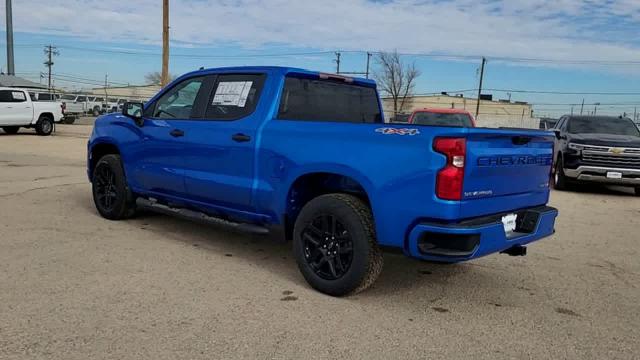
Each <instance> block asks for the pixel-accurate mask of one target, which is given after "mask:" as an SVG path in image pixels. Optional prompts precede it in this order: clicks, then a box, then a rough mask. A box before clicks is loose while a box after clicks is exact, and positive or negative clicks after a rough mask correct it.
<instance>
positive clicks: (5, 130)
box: [2, 126, 20, 135]
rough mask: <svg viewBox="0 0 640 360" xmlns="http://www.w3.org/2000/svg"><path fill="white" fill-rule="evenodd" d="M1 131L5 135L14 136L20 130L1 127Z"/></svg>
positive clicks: (18, 127) (12, 127)
mask: <svg viewBox="0 0 640 360" xmlns="http://www.w3.org/2000/svg"><path fill="white" fill-rule="evenodd" d="M2 130H4V132H5V133H7V134H11V135H15V134H17V133H18V130H20V126H3V127H2Z"/></svg>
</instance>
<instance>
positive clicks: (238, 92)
mask: <svg viewBox="0 0 640 360" xmlns="http://www.w3.org/2000/svg"><path fill="white" fill-rule="evenodd" d="M252 85H253V81H223V82H220V83H219V84H218V89H216V94H215V95H214V96H213V102H212V104H211V105H222V106H237V107H244V106H245V104H246V103H247V97H248V96H249V91H250V90H251V86H252Z"/></svg>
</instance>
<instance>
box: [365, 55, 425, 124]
mask: <svg viewBox="0 0 640 360" xmlns="http://www.w3.org/2000/svg"><path fill="white" fill-rule="evenodd" d="M376 64H377V65H378V69H377V70H376V71H374V72H373V77H374V78H375V79H376V81H377V82H378V86H379V87H380V89H381V90H382V91H383V92H384V93H386V94H387V95H388V96H390V97H391V98H392V100H393V115H394V116H395V115H396V114H398V113H399V112H402V109H403V108H404V105H405V103H406V101H407V98H408V97H409V96H411V95H412V93H413V89H414V88H415V85H416V84H415V82H416V78H417V77H418V76H420V74H421V72H420V70H418V69H417V68H416V64H415V62H412V63H405V62H403V61H402V59H400V54H398V52H397V51H394V52H391V53H388V52H380V53H378V55H376Z"/></svg>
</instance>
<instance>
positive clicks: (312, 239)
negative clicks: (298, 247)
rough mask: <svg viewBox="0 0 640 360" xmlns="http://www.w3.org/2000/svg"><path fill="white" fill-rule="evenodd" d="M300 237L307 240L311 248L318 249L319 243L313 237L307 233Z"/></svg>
mask: <svg viewBox="0 0 640 360" xmlns="http://www.w3.org/2000/svg"><path fill="white" fill-rule="evenodd" d="M302 237H303V238H304V239H305V240H307V241H308V242H310V243H311V244H312V245H313V246H315V247H319V246H320V241H319V240H318V239H316V238H314V237H313V236H311V235H310V234H309V232H306V233H305V234H304V235H302Z"/></svg>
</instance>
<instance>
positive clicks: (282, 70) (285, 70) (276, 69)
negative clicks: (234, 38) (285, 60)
mask: <svg viewBox="0 0 640 360" xmlns="http://www.w3.org/2000/svg"><path fill="white" fill-rule="evenodd" d="M233 71H241V72H270V73H277V74H281V75H286V74H290V73H296V74H303V75H310V76H318V75H320V74H324V72H322V71H313V70H307V69H302V68H296V67H289V66H230V67H219V68H208V69H201V70H196V71H192V72H190V73H187V74H184V75H182V76H180V77H186V76H193V75H198V74H211V73H217V72H233ZM331 75H334V74H331ZM337 76H341V77H345V78H351V79H353V81H354V82H355V83H359V84H362V85H369V86H375V85H376V82H375V81H373V80H371V79H365V78H360V77H353V76H345V75H337Z"/></svg>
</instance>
